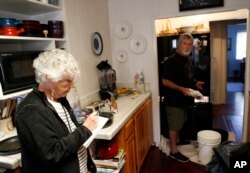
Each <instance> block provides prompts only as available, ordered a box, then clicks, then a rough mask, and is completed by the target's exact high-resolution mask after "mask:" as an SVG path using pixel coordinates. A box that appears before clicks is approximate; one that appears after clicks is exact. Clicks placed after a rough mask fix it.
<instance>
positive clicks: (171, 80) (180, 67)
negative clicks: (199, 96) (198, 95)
mask: <svg viewBox="0 0 250 173" xmlns="http://www.w3.org/2000/svg"><path fill="white" fill-rule="evenodd" d="M192 48H193V37H192V35H191V34H187V33H184V34H181V35H180V37H179V39H178V46H177V48H176V52H174V53H173V54H172V55H171V56H170V57H169V58H168V59H167V61H166V62H165V66H164V72H163V79H162V82H163V85H164V86H165V99H166V105H167V106H166V111H167V116H168V127H169V142H170V156H171V157H173V158H175V159H177V160H179V161H181V162H186V161H188V160H189V159H188V158H187V157H186V156H184V155H183V154H181V153H180V152H179V151H178V149H177V146H176V144H177V143H178V142H179V131H180V130H181V128H182V127H183V124H184V123H185V121H186V119H187V109H188V107H189V106H191V105H193V104H194V98H193V97H192V90H191V89H194V88H197V89H202V85H203V84H204V83H203V82H199V81H196V80H195V75H194V70H193V66H192V62H191V61H190V60H189V57H188V56H189V54H190V53H191V51H192Z"/></svg>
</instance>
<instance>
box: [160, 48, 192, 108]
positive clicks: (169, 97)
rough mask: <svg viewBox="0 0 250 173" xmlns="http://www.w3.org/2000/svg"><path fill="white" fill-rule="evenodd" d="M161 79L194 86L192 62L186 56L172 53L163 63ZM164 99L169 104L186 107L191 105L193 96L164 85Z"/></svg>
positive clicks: (185, 85)
mask: <svg viewBox="0 0 250 173" xmlns="http://www.w3.org/2000/svg"><path fill="white" fill-rule="evenodd" d="M163 79H168V80H170V81H172V82H174V83H175V84H177V85H179V86H182V87H186V88H195V76H194V69H193V66H192V62H191V61H190V60H189V58H188V57H184V56H181V55H180V54H178V53H177V52H175V53H173V54H172V55H171V56H170V57H169V58H168V59H167V60H166V62H165V63H164V70H163ZM164 93H165V94H164V95H165V101H166V104H167V105H169V106H175V107H181V108H186V107H188V106H191V105H193V103H194V99H193V97H189V96H185V95H184V94H183V93H182V92H180V91H177V90H173V89H171V88H168V87H165V92H164Z"/></svg>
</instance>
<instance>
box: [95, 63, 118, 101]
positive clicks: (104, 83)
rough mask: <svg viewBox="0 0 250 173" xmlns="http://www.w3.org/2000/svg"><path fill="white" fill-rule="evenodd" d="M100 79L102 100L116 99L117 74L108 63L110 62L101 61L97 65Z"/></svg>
mask: <svg viewBox="0 0 250 173" xmlns="http://www.w3.org/2000/svg"><path fill="white" fill-rule="evenodd" d="M97 69H98V77H99V83H100V88H101V89H100V91H99V94H100V97H101V99H102V100H106V99H109V100H110V99H111V98H112V97H115V98H116V93H115V90H116V72H115V70H114V69H112V67H111V65H110V64H109V63H108V60H106V61H101V62H100V63H99V64H98V65H97Z"/></svg>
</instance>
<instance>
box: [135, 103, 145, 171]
mask: <svg viewBox="0 0 250 173" xmlns="http://www.w3.org/2000/svg"><path fill="white" fill-rule="evenodd" d="M144 118H145V116H144V109H143V107H142V108H141V109H139V110H138V111H137V112H136V113H135V115H134V119H135V140H136V141H135V143H136V157H137V165H138V171H139V170H140V167H141V165H142V163H143V160H144V157H145V155H146V148H145V138H146V135H147V134H145V120H144Z"/></svg>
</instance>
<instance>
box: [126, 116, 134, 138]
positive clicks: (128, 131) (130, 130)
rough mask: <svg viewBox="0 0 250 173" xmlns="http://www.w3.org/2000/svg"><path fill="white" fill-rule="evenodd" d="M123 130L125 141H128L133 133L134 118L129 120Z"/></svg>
mask: <svg viewBox="0 0 250 173" xmlns="http://www.w3.org/2000/svg"><path fill="white" fill-rule="evenodd" d="M124 129H125V139H128V137H129V136H131V135H132V134H133V133H134V131H135V124H134V118H131V119H130V120H129V121H128V122H127V124H126V125H125V127H124Z"/></svg>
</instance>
